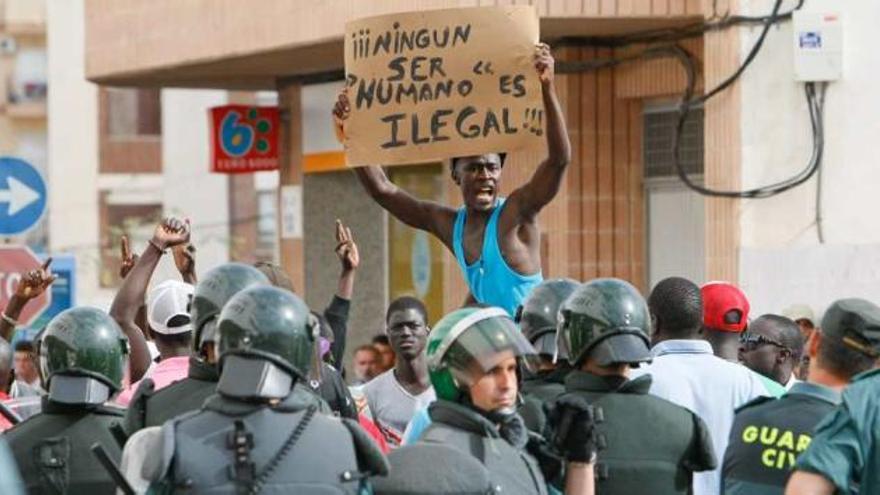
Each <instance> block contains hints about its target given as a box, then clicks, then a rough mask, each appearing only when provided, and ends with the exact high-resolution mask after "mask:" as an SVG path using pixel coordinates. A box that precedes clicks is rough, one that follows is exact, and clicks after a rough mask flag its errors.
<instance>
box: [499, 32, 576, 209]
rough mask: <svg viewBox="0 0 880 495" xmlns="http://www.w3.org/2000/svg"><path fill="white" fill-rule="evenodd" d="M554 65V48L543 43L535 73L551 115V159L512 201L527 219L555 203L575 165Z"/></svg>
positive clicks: (548, 129)
mask: <svg viewBox="0 0 880 495" xmlns="http://www.w3.org/2000/svg"><path fill="white" fill-rule="evenodd" d="M554 64H555V61H554V59H553V55H551V54H550V47H549V46H547V45H546V44H543V43H541V44H539V45H538V47H537V53H536V54H535V70H537V71H538V74H539V77H540V79H541V94H542V96H543V99H544V111H545V112H546V114H547V118H546V120H545V131H546V136H547V158H546V159H545V160H544V161H543V162H541V164H540V165H539V166H538V168H537V169H536V170H535V173H534V175H532V178H531V179H530V180H529V181H528V182H527V183H526V184H524V185H523V186H522V187H520V188H519V189H517V190H516V191H514V192H513V193H511V195H510V201H513V202H514V204H515V205H516V207H517V209H518V213H519V216H520V218H523V219H532V218H534V217H535V216H536V215H537V214H538V213H539V212H540V211H541V209H542V208H544V206H546V205H547V204H548V203H549V202H550V201H552V200H553V198H554V197H555V196H556V193H558V192H559V187H560V186H561V185H562V178H563V177H564V176H565V169H566V168H567V167H568V164H569V162H571V143H570V142H569V139H568V128H567V127H566V125H565V118H564V117H563V115H562V107H561V106H560V104H559V99H558V98H557V97H556V88H555V86H554V82H553V79H554V75H555V71H554Z"/></svg>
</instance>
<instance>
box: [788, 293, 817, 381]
mask: <svg viewBox="0 0 880 495" xmlns="http://www.w3.org/2000/svg"><path fill="white" fill-rule="evenodd" d="M782 316H785V317H786V318H788V319H790V320H792V321H794V322H795V323H797V324H798V327H800V329H801V335H802V336H803V338H804V342H806V341H807V340H808V339H809V338H810V334H812V333H813V330H815V329H816V325H815V323H814V322H815V321H816V317H815V315H814V313H813V310H812V309H811V308H810V307H809V306H807V305H806V304H792V305H791V306H789V307H787V308H785V310H784V311H783V312H782ZM809 367H810V357H809V356H807V355H804V356H802V357H801V362H800V364H799V366H798V369H797V371H796V374H797V377H798V378H799V379H801V380H806V378H807V371H808V370H809Z"/></svg>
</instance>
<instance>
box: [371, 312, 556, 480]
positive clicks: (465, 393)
mask: <svg viewBox="0 0 880 495" xmlns="http://www.w3.org/2000/svg"><path fill="white" fill-rule="evenodd" d="M530 357H534V349H532V346H531V345H530V344H529V342H528V341H527V340H526V339H525V337H523V335H522V333H521V332H520V331H519V329H518V328H517V327H516V325H515V324H514V322H513V320H511V319H510V317H509V316H508V315H507V313H506V312H505V311H504V310H503V309H501V308H492V307H490V308H464V309H459V310H457V311H453V312H452V313H450V314H448V315H446V316H445V317H444V318H443V319H441V320H440V321H439V322H438V323H437V325H436V326H435V327H434V329H433V330H432V331H431V333H430V334H429V336H428V344H427V359H428V372H429V375H430V379H431V383H432V384H433V386H434V390H435V391H436V394H437V401H435V402H434V403H432V404H431V405H430V406H429V408H428V412H429V415H430V417H431V421H432V423H431V425H430V426H429V427H428V428H427V429H426V430H425V431H424V433H423V434H422V435H421V437H420V440H419V441H418V442H417V443H416V444H414V445H413V446H412V447H409V446H405V447H402V448H401V449H400V452H399V453H398V454H396V455H395V459H396V460H397V463H396V464H393V465H392V471H391V478H389V479H385V480H377V481H376V483H377V485H376V491H377V492H378V493H422V491H421V490H419V489H416V488H415V487H424V486H425V484H426V483H424V482H425V480H426V479H430V480H431V483H430V484H428V486H427V488H430V487H433V489H431V490H428V491H429V492H430V493H437V491H435V490H437V489H441V490H442V487H452V486H458V485H457V484H456V483H458V482H457V481H456V480H453V479H445V478H449V477H452V478H458V477H459V473H458V472H455V471H451V470H448V469H443V470H442V472H441V471H440V470H437V469H435V467H436V466H443V465H449V466H458V465H461V466H462V468H461V469H463V470H465V472H466V471H467V469H468V468H467V466H465V465H464V464H469V465H471V466H472V467H473V463H468V462H465V463H464V464H462V461H460V460H457V459H456V458H457V457H460V456H461V453H465V454H467V456H470V457H472V458H474V459H476V460H477V461H479V464H481V465H482V466H481V467H482V470H479V469H478V471H479V472H481V473H483V474H482V475H481V476H476V477H471V478H470V481H473V482H474V483H476V484H477V485H480V486H477V487H476V489H475V491H474V493H481V492H482V493H486V491H485V489H486V488H487V485H485V484H484V483H483V481H481V480H488V488H490V489H491V490H492V491H494V492H500V493H509V494H526V493H527V494H536V493H537V494H544V493H547V488H546V486H545V483H544V476H543V474H542V473H541V470H540V468H539V466H538V464H537V462H536V461H535V459H534V458H533V457H532V456H531V455H530V454H529V453H528V452H527V451H526V450H525V447H526V443H527V441H528V432H527V430H526V429H525V426H524V424H523V421H522V418H520V416H519V415H518V414H517V412H516V406H517V396H518V376H517V373H518V369H517V366H518V364H519V363H518V362H519V361H521V360H523V359H526V358H530ZM426 444H427V445H441V446H445V447H447V448H445V449H443V448H431V447H425V445H426ZM409 452H412V455H409V454H408V453H409ZM417 458H420V459H423V460H424V461H423V462H424V463H425V465H424V466H423V468H422V469H418V470H415V469H408V468H406V467H405V466H404V464H402V463H404V462H406V461H407V460H410V461H412V460H413V459H417ZM431 459H433V461H430V460H431ZM428 462H431V463H430V464H428ZM427 472H430V474H428V473H427ZM426 477H427V478H426ZM438 477H439V478H441V479H440V480H437V479H436V478H438Z"/></svg>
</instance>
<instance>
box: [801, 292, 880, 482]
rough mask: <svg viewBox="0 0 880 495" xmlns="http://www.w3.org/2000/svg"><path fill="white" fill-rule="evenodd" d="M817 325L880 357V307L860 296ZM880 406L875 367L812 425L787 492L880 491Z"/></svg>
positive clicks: (879, 377) (870, 355) (871, 356)
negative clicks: (838, 404)
mask: <svg viewBox="0 0 880 495" xmlns="http://www.w3.org/2000/svg"><path fill="white" fill-rule="evenodd" d="M820 330H821V331H823V332H824V333H825V335H826V336H829V337H832V338H836V339H838V340H839V341H840V342H841V343H843V344H844V345H846V346H847V347H849V348H851V349H853V350H856V351H858V352H860V353H862V354H863V355H865V356H866V357H868V358H869V359H871V360H872V361H874V363H875V364H876V360H877V358H878V357H880V307H877V306H876V305H874V304H872V303H870V302H868V301H865V300H864V299H843V300H840V301H837V302H835V303H834V304H833V305H832V306H831V308H829V309H828V311H827V312H826V314H825V317H824V318H823V319H822V326H821V327H820ZM831 330H833V331H831ZM829 334H831V335H829ZM878 411H880V373H878V370H876V369H875V370H873V371H868V372H865V373H862V374H861V375H858V376H857V377H856V378H854V379H853V383H852V384H851V385H850V386H849V387H847V388H846V390H844V392H843V401H842V403H841V405H840V407H838V408H837V409H836V410H835V411H834V412H833V413H831V414H830V415H829V416H827V417H826V418H825V419H824V420H823V421H822V422H821V423H820V424H819V425H818V426H817V427H816V431H815V435H814V436H813V440H812V442H811V443H810V446H809V448H808V449H807V450H806V452H804V453H803V454H801V456H800V458H798V462H797V467H796V468H795V469H796V472H795V473H794V474H793V475H792V477H791V479H790V480H789V482H788V485H786V490H785V493H786V494H787V495H794V494H797V495H813V494H816V495H819V494H823V495H831V494H833V493H836V492H837V493H844V494H849V493H860V494H863V495H865V494H880V455H878V452H877V448H878V447H880V416H878V414H877V412H878Z"/></svg>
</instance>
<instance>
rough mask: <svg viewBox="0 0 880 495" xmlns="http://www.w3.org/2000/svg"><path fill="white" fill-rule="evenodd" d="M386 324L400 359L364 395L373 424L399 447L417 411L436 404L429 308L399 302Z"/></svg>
mask: <svg viewBox="0 0 880 495" xmlns="http://www.w3.org/2000/svg"><path fill="white" fill-rule="evenodd" d="M385 323H386V327H387V330H386V332H387V334H388V339H389V340H390V343H391V347H392V348H393V349H394V353H395V354H396V355H397V360H396V362H395V364H394V368H392V369H390V370H388V371H386V372H384V373H382V374H381V375H379V376H377V377H376V378H374V379H373V380H371V381H370V382H368V383H367V384H366V385H364V387H363V393H364V395H365V396H366V401H367V407H368V409H369V414H370V416H371V418H372V420H373V422H374V423H376V426H377V427H379V429H380V430H381V431H382V433H383V434H384V435H385V440H386V441H387V442H388V444H389V446H391V447H396V446H399V445H400V444H401V441H402V439H403V433H404V431H405V430H406V425H407V423H409V422H410V420H412V418H413V415H414V414H415V413H416V411H418V410H419V409H421V408H424V407H425V406H427V405H428V404H429V403H431V402H432V401H434V399H436V395H435V394H434V389H433V388H432V387H431V382H430V379H429V377H428V366H427V363H426V361H425V359H426V358H425V344H426V342H427V340H428V332H430V328H428V312H427V310H426V309H425V305H424V304H422V302H421V301H419V300H418V299H415V298H413V297H408V296H405V297H401V298H398V299H395V300H394V301H392V302H391V304H389V305H388V310H387V312H386V314H385Z"/></svg>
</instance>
